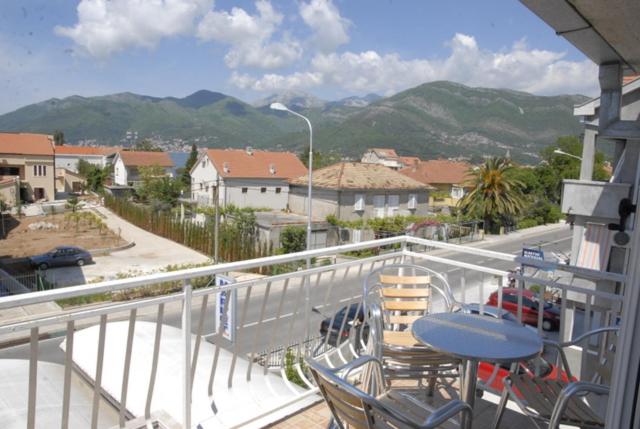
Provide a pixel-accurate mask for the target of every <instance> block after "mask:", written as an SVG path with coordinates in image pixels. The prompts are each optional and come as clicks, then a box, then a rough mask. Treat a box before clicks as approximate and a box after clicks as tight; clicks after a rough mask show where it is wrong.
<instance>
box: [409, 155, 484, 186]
mask: <svg viewBox="0 0 640 429" xmlns="http://www.w3.org/2000/svg"><path fill="white" fill-rule="evenodd" d="M470 169H471V164H469V163H466V162H458V161H449V160H446V159H432V160H428V161H420V162H419V163H418V164H416V165H412V166H410V167H406V168H403V169H402V170H400V173H402V174H404V175H406V176H409V177H411V178H413V179H415V180H417V181H419V182H422V183H428V184H430V185H437V184H452V185H461V184H464V183H465V182H467V181H468V180H469V175H468V172H469V170H470Z"/></svg>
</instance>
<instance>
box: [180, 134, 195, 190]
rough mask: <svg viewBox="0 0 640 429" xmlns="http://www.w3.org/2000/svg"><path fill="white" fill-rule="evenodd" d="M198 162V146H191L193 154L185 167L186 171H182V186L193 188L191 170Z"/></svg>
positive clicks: (190, 154)
mask: <svg viewBox="0 0 640 429" xmlns="http://www.w3.org/2000/svg"><path fill="white" fill-rule="evenodd" d="M197 161H198V146H196V144H195V143H194V144H192V145H191V153H189V159H187V163H186V164H185V165H184V170H182V174H181V175H180V179H181V180H182V184H183V185H184V186H185V187H189V186H191V169H192V168H193V166H194V165H195V164H196V162H197Z"/></svg>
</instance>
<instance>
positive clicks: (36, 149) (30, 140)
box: [0, 133, 55, 202]
mask: <svg viewBox="0 0 640 429" xmlns="http://www.w3.org/2000/svg"><path fill="white" fill-rule="evenodd" d="M0 176H3V177H7V176H12V177H18V178H19V180H20V196H19V197H20V199H21V200H23V201H27V202H32V201H40V200H49V201H51V200H54V199H55V160H54V147H53V137H52V136H49V135H45V134H28V133H0Z"/></svg>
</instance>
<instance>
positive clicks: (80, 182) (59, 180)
mask: <svg viewBox="0 0 640 429" xmlns="http://www.w3.org/2000/svg"><path fill="white" fill-rule="evenodd" d="M85 183H86V180H85V178H84V177H82V176H80V175H79V174H78V173H77V172H76V171H72V170H67V169H66V168H56V192H66V193H74V194H79V193H81V192H82V190H83V189H84V184H85Z"/></svg>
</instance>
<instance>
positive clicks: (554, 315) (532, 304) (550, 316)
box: [487, 288, 560, 331]
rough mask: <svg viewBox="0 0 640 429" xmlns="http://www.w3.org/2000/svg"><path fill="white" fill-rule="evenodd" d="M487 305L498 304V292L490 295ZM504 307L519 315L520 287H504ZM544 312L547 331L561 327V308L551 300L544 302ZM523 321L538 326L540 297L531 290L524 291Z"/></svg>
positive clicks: (544, 326)
mask: <svg viewBox="0 0 640 429" xmlns="http://www.w3.org/2000/svg"><path fill="white" fill-rule="evenodd" d="M487 305H493V306H497V305H498V292H497V291H496V292H493V293H492V294H491V295H490V296H489V300H488V301H487ZM502 308H503V309H505V310H507V311H508V312H510V313H512V314H513V315H516V316H517V315H518V289H517V288H504V289H502ZM543 311H544V312H543V313H542V329H544V330H545V331H557V330H558V329H560V309H559V308H558V307H556V306H555V305H553V304H552V303H550V302H546V301H545V302H544V304H543ZM522 322H523V323H526V324H527V325H531V326H538V298H537V297H536V295H535V294H534V293H533V292H531V291H529V290H523V291H522Z"/></svg>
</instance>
